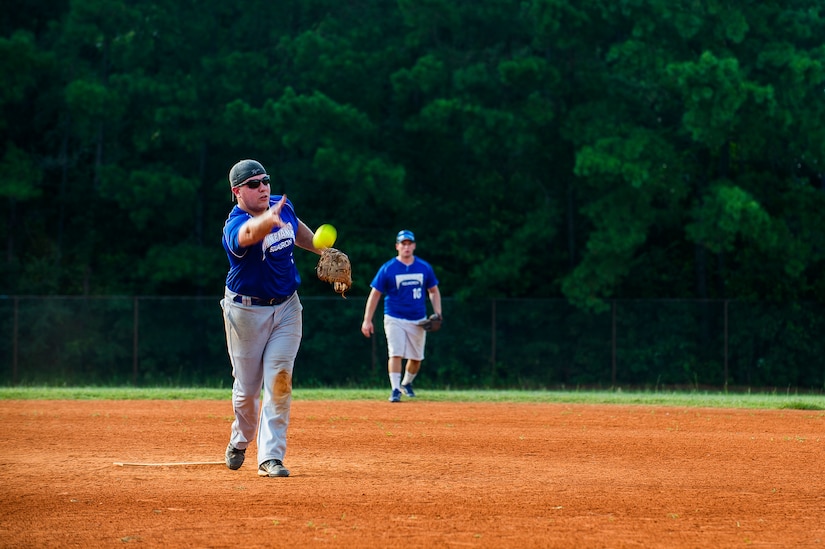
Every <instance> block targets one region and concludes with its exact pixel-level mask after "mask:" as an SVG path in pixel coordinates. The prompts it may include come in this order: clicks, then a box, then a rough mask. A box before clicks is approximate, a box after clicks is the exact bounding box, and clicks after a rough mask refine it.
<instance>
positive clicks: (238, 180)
mask: <svg viewBox="0 0 825 549" xmlns="http://www.w3.org/2000/svg"><path fill="white" fill-rule="evenodd" d="M261 174H266V169H265V168H264V167H263V164H261V163H260V162H258V161H257V160H251V159H246V160H241V161H239V162H238V163H237V164H235V165H234V166H232V169H231V170H229V185H230V186H231V187H233V188H234V187H240V186H241V185H243V183H244V181H246V180H247V179H249V178H250V177H255V176H256V175H261Z"/></svg>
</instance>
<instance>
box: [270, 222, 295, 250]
mask: <svg viewBox="0 0 825 549" xmlns="http://www.w3.org/2000/svg"><path fill="white" fill-rule="evenodd" d="M294 240H295V231H294V230H293V229H292V223H287V224H286V225H284V226H283V227H281V228H280V229H278V230H277V231H275V232H274V233H269V234H268V235H266V236H265V237H264V240H263V249H264V250H265V251H267V252H269V253H275V252H277V251H278V250H283V249H284V248H288V247H289V246H291V245H292V242H293V241H294Z"/></svg>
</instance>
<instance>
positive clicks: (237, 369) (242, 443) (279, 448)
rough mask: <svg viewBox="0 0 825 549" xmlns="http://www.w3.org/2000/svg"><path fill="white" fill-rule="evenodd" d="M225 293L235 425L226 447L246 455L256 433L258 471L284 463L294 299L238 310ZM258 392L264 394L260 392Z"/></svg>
mask: <svg viewBox="0 0 825 549" xmlns="http://www.w3.org/2000/svg"><path fill="white" fill-rule="evenodd" d="M234 297H235V294H234V293H233V292H231V291H230V290H228V289H227V290H226V292H225V294H224V298H223V299H222V300H221V308H222V309H223V318H224V328H225V330H226V345H227V349H228V351H229V358H230V360H231V362H232V377H234V378H235V381H234V383H233V384H232V407H233V409H234V412H235V421H234V422H233V423H232V430H231V435H230V439H229V442H230V443H231V444H232V446H234V447H235V448H237V449H239V450H243V449H246V447H247V446H249V444H250V443H251V441H252V438H253V437H254V436H255V433H256V431H257V439H256V442H257V446H258V465H260V464H261V463H263V462H265V461H267V460H270V459H279V460H281V461H283V459H284V456H285V455H286V432H287V428H288V427H289V411H290V406H291V404H292V370H293V367H294V366H295V357H296V355H297V354H298V348H299V347H300V345H301V337H302V335H303V305H302V304H301V300H300V299H299V298H298V293H297V292H296V293H295V294H293V295H292V297H291V298H290V299H288V300H287V301H285V302H284V303H282V304H280V305H271V306H257V305H242V304H240V303H235V302H234V301H233V300H232V299H233V298H234ZM262 388H263V394H261V389H262Z"/></svg>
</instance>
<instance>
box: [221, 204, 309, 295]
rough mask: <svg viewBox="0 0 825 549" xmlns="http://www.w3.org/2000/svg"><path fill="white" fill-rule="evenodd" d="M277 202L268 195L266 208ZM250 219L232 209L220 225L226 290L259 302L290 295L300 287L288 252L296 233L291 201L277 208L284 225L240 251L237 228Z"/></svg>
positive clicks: (299, 277)
mask: <svg viewBox="0 0 825 549" xmlns="http://www.w3.org/2000/svg"><path fill="white" fill-rule="evenodd" d="M280 199H281V197H280V196H271V197H270V198H269V205H270V207H271V206H272V205H274V204H275V203H277V202H278V201H279V200H280ZM251 218H252V216H251V215H249V214H248V213H247V212H245V211H244V210H242V209H241V208H240V207H239V206H235V207H234V208H232V211H231V212H229V217H228V218H227V219H226V223H225V224H224V226H223V248H224V249H225V250H226V256H227V257H228V258H229V273H228V274H227V275H226V287H227V288H229V289H230V290H232V291H233V292H235V293H237V294H241V295H246V296H252V297H259V298H262V299H271V298H273V297H285V296H290V295H292V294H293V292H295V290H297V289H298V286H299V285H300V284H301V276H300V275H299V274H298V268H297V267H296V266H295V258H294V257H293V253H292V252H293V251H294V249H295V234H296V233H297V232H298V216H297V215H295V210H294V208H293V206H292V202H290V201H289V199H287V201H286V203H285V204H284V207H283V208H282V209H281V220H282V221H283V222H284V223H286V225H284V226H283V227H273V228H272V232H270V233H269V234H268V235H266V237H265V238H264V239H263V240H262V241H261V242H257V243H255V244H254V245H252V246H250V247H248V248H243V247H241V245H240V244H238V234H239V232H240V229H241V225H243V224H244V223H245V222H246V221H247V220H249V219H251Z"/></svg>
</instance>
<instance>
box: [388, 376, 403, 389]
mask: <svg viewBox="0 0 825 549" xmlns="http://www.w3.org/2000/svg"><path fill="white" fill-rule="evenodd" d="M390 385H392V388H393V389H398V390H399V391H400V390H401V374H400V373H397V374H396V373H395V372H392V373H391V374H390Z"/></svg>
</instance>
